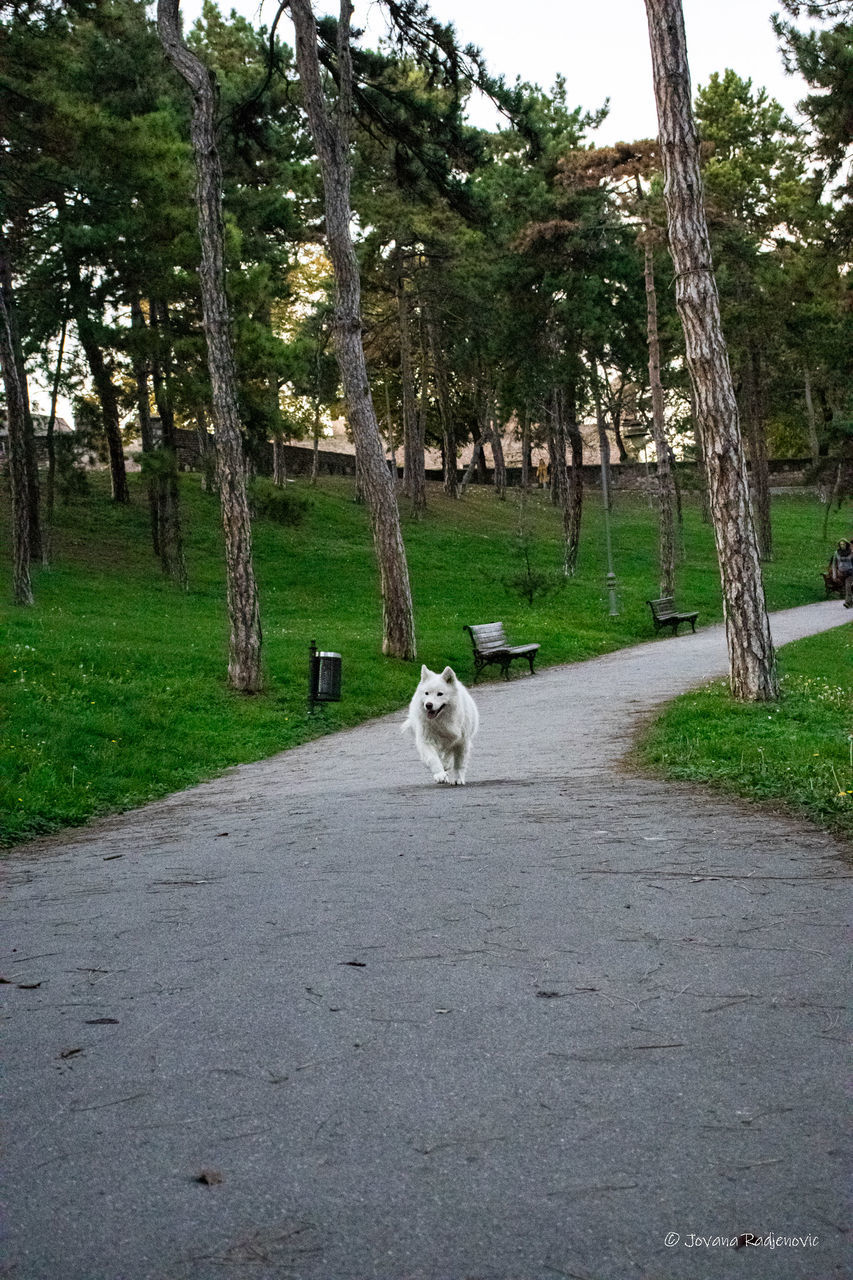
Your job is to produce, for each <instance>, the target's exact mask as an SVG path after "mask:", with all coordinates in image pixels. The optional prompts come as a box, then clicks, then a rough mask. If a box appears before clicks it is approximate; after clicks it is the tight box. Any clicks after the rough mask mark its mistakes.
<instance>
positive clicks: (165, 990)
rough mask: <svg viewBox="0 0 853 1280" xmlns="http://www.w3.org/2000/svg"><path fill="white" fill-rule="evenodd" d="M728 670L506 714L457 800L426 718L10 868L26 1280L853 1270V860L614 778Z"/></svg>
mask: <svg viewBox="0 0 853 1280" xmlns="http://www.w3.org/2000/svg"><path fill="white" fill-rule="evenodd" d="M844 623H849V614H845V613H844V611H843V610H842V608H841V606H840V605H839V604H838V603H837V602H827V603H826V604H819V605H814V606H808V607H806V608H804V609H798V610H792V611H789V612H787V613H784V614H777V615H775V616H774V619H773V625H774V635H775V637H776V639H777V642H778V643H783V642H785V641H786V640H789V639H795V638H797V637H798V636H801V635H806V634H811V633H813V632H816V631H820V630H824V629H828V628H830V627H835V626H838V625H842V624H844ZM427 658H428V660H429V659H432V661H431V662H430V665H432V666H435V665H436V664H437V663H439V664H441V661H440V655H427ZM441 665H443V664H441ZM725 670H726V655H725V645H724V640H723V635H722V631H721V629H719V628H711V629H708V630H703V631H701V632H700V633H698V634H697V635H695V636H693V635H689V634H688V635H684V636H679V637H677V638H675V639H669V638H667V639H661V640H656V641H654V642H651V643H648V644H645V645H642V646H638V647H636V648H633V649H630V650H627V651H622V652H621V653H615V654H611V655H609V656H607V657H604V658H601V659H598V660H595V661H591V662H586V663H583V664H579V665H576V666H567V667H560V668H552V669H550V670H545V671H542V672H541V673H538V674H537V675H536V676H534V677H532V678H531V677H530V676H524V675H521V674H518V675H517V676H516V677H515V678H514V679H513V680H511V681H510V682H509V683H507V684H505V683H503V682H499V681H498V682H492V683H488V684H485V685H481V686H479V687H478V688H477V689H476V691H475V696H476V699H477V702H478V705H479V708H480V714H481V722H482V723H481V731H480V735H479V737H478V739H477V743H476V747H475V752H474V756H473V760H472V764H471V769H470V772H469V785H468V786H467V787H464V788H461V787H457V788H448V787H440V786H436V785H435V784H434V783H433V782H432V779H431V778H430V776H429V775H428V773H427V771H426V770H425V769H424V767H423V766H422V765H421V763H420V762H419V760H418V759H417V757H416V755H415V752H414V749H413V747H412V744H411V741H410V739H408V738H403V737H401V735H400V733H399V731H398V730H399V725H400V723H401V722H402V719H403V713H402V712H401V713H400V714H399V715H397V716H391V717H386V718H384V719H382V720H378V721H373V722H372V723H369V724H366V725H364V726H363V727H361V728H359V729H355V730H352V731H349V732H346V733H341V734H338V735H335V736H333V737H329V738H326V739H323V740H321V741H318V742H315V743H313V744H310V745H308V746H305V747H303V748H299V749H298V750H295V751H291V752H288V753H286V754H283V755H280V756H277V757H275V758H273V759H270V760H267V761H264V762H261V763H259V764H256V765H251V766H246V767H242V768H239V769H235V770H233V771H232V772H230V773H229V774H227V775H226V776H225V777H224V778H221V779H219V780H217V781H215V782H212V783H209V784H206V785H203V786H199V787H196V788H193V789H192V790H190V791H185V792H182V793H180V794H178V795H174V796H171V797H170V798H168V799H167V800H164V801H162V802H160V803H157V804H152V805H150V806H147V807H146V808H144V809H140V810H137V811H135V812H133V813H129V814H127V815H124V816H122V817H119V818H115V819H111V820H109V821H106V822H101V823H97V824H93V825H92V826H90V827H87V828H85V829H83V830H80V831H77V832H73V833H70V834H66V835H65V836H63V837H61V838H57V839H51V840H45V841H41V842H39V843H37V844H35V845H31V846H28V847H26V848H24V849H21V850H18V851H16V852H14V853H13V854H12V855H11V856H10V857H9V858H8V860H7V862H6V865H5V870H4V878H5V882H6V892H5V899H4V904H3V908H2V918H3V924H4V932H3V936H4V939H5V943H4V956H3V961H2V970H0V972H2V975H3V978H4V979H5V985H4V986H3V987H2V992H3V995H4V998H5V1004H6V1006H7V1008H8V1011H9V1016H8V1018H7V1034H6V1038H5V1052H4V1058H5V1061H6V1072H5V1077H6V1083H5V1101H4V1129H5V1144H4V1145H5V1169H4V1173H3V1188H4V1195H3V1198H4V1201H5V1208H4V1241H3V1246H2V1249H3V1252H2V1261H0V1276H2V1277H4V1278H5V1277H9V1278H10V1280H143V1278H144V1280H238V1278H239V1280H243V1278H247V1280H248V1278H251V1280H287V1278H288V1277H294V1278H295V1280H373V1278H374V1277H375V1278H378V1280H552V1278H553V1277H572V1278H578V1277H579V1278H581V1280H632V1278H633V1277H637V1278H641V1277H647V1278H649V1280H681V1277H690V1278H691V1280H713V1278H714V1277H718V1276H719V1277H726V1278H727V1280H728V1277H732V1276H740V1275H743V1276H749V1277H751V1278H752V1280H754V1278H756V1277H758V1278H760V1280H766V1278H767V1277H774V1278H775V1277H781V1278H784V1280H787V1278H788V1277H796V1278H798V1280H829V1278H830V1277H841V1276H842V1275H849V1274H851V1271H853V1267H851V1259H850V1253H849V1249H848V1247H847V1246H846V1245H845V1234H844V1231H845V1226H846V1224H847V1223H848V1222H849V1217H848V1215H847V1214H846V1211H845V1201H844V1190H843V1189H844V1172H845V1168H844V1156H843V1153H842V1143H843V1117H844V1114H845V1111H844V1102H843V1091H842V1083H841V1082H842V1077H843V1063H844V1048H843V1041H842V1036H843V1019H844V1007H845V990H846V985H847V983H846V972H847V961H848V953H847V952H846V950H845V944H844V935H843V922H844V916H845V899H846V898H847V896H848V895H847V889H848V880H849V866H848V864H845V861H844V858H843V856H842V855H843V850H842V849H841V847H840V846H839V845H838V844H837V843H836V842H834V841H833V840H832V838H831V837H829V836H828V835H826V834H823V833H821V832H819V831H817V830H816V829H814V828H812V827H810V826H809V825H807V824H805V823H797V822H793V821H790V820H788V819H786V818H785V817H783V816H776V815H773V814H768V813H767V812H766V811H764V810H759V809H757V808H753V807H747V806H743V805H740V804H737V803H734V802H729V801H726V800H722V799H717V798H714V797H711V796H709V795H707V794H703V793H694V791H693V790H692V789H691V788H690V787H687V786H680V785H666V784H662V783H659V782H655V781H649V780H647V779H643V778H638V777H634V776H632V775H631V774H630V773H628V772H626V771H625V769H624V768H623V767H621V766H620V765H619V760H620V757H621V756H622V755H623V753H624V751H625V749H626V747H627V745H628V744H629V742H630V738H631V734H632V732H633V731H634V729H635V728H636V724H637V720H638V717H640V716H642V715H643V714H645V713H646V712H648V711H649V710H651V709H653V708H654V707H655V706H657V705H658V704H659V703H660V702H661V701H663V700H665V699H666V698H669V697H671V696H673V695H674V694H675V693H677V692H680V691H681V690H683V689H685V688H687V687H689V686H691V685H693V684H696V683H698V682H700V681H702V680H704V679H707V678H710V677H713V676H716V675H722V674H724V673H725ZM460 674H462V676H463V678H465V673H460ZM413 683H414V682H413ZM200 1179H201V1180H200ZM738 1237H741V1240H742V1248H740V1249H735V1248H734V1241H735V1240H736V1239H737V1238H738ZM744 1238H748V1239H749V1240H750V1243H745V1242H744ZM759 1241H760V1242H761V1243H758V1242H759Z"/></svg>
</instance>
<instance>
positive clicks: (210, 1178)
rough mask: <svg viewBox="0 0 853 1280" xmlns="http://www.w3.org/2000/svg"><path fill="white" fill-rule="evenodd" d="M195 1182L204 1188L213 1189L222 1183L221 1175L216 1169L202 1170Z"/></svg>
mask: <svg viewBox="0 0 853 1280" xmlns="http://www.w3.org/2000/svg"><path fill="white" fill-rule="evenodd" d="M196 1182H200V1183H201V1184H202V1186H205V1187H215V1186H217V1185H218V1184H219V1183H220V1182H222V1174H221V1173H220V1172H219V1170H218V1169H202V1171H201V1173H199V1174H197V1175H196Z"/></svg>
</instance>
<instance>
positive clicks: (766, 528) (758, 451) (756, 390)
mask: <svg viewBox="0 0 853 1280" xmlns="http://www.w3.org/2000/svg"><path fill="white" fill-rule="evenodd" d="M743 392H744V397H743V398H744V418H745V421H746V445H747V450H748V453H749V462H750V479H751V485H750V492H751V494H752V506H753V512H754V516H755V533H756V536H757V539H758V551H759V555H760V556H761V559H762V560H772V559H773V527H772V524H771V519H770V468H769V465H768V462H767V436H766V434H765V430H764V413H763V406H762V394H761V364H760V358H759V356H758V353H757V351H755V349H754V348H751V349H750V350H749V351H747V354H746V361H745V365H744V379H743Z"/></svg>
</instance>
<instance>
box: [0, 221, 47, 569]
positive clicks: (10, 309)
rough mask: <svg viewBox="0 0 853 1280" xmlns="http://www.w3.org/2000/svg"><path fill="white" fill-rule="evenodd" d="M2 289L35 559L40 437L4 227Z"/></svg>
mask: <svg viewBox="0 0 853 1280" xmlns="http://www.w3.org/2000/svg"><path fill="white" fill-rule="evenodd" d="M0 289H2V291H3V295H4V300H5V312H6V320H7V323H8V326H9V334H10V336H11V342H12V355H13V358H14V361H15V365H16V367H17V384H18V387H19V388H20V393H21V396H22V397H23V406H24V417H23V439H22V447H23V464H24V468H25V471H26V476H27V487H26V493H25V494H24V495H23V500H24V501H25V502H26V510H27V520H28V522H29V537H28V542H29V549H30V558H31V559H32V560H41V559H42V556H43V550H44V549H43V547H42V537H41V514H40V511H39V468H38V452H37V450H36V437H35V431H34V429H33V418H32V414H31V413H30V394H29V388H28V386H27V367H26V363H25V361H24V348H23V344H22V342H21V335H20V332H19V330H18V317H17V312H16V309H15V298H14V293H13V290H12V261H11V258H10V256H9V248H8V245H7V243H6V238H5V236H4V235H3V234H2V231H0Z"/></svg>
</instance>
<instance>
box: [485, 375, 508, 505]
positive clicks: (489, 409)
mask: <svg viewBox="0 0 853 1280" xmlns="http://www.w3.org/2000/svg"><path fill="white" fill-rule="evenodd" d="M483 437H484V439H487V440H488V442H489V444H490V445H491V449H492V460H493V461H494V467H495V493H496V494H497V496H498V499H499V501H501V502H504V501H506V460H505V458H504V447H503V442H502V440H501V435H500V430H499V429H498V419H497V414H496V413H495V406H494V398H493V397H492V396H491V395H487V396H486V411H485V417H484V420H483Z"/></svg>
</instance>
